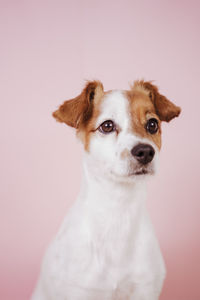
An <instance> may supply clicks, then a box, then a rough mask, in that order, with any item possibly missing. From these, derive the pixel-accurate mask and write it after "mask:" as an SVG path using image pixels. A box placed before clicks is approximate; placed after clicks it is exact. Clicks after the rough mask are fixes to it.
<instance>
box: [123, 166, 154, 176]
mask: <svg viewBox="0 0 200 300" xmlns="http://www.w3.org/2000/svg"><path fill="white" fill-rule="evenodd" d="M152 174H154V171H153V169H152V168H151V167H141V168H138V169H137V170H134V171H131V172H129V174H128V176H138V175H152Z"/></svg>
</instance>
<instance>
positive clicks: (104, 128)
mask: <svg viewBox="0 0 200 300" xmlns="http://www.w3.org/2000/svg"><path fill="white" fill-rule="evenodd" d="M98 129H99V131H100V132H102V133H110V132H112V131H115V130H116V128H115V124H114V122H113V121H111V120H107V121H105V122H103V123H102V124H101V125H100V126H99V128H98Z"/></svg>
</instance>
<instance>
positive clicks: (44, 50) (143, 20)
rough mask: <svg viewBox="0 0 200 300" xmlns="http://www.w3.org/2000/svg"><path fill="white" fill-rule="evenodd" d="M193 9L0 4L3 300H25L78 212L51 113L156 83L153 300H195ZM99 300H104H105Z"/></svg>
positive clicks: (71, 172)
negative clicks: (161, 278)
mask: <svg viewBox="0 0 200 300" xmlns="http://www.w3.org/2000/svg"><path fill="white" fill-rule="evenodd" d="M199 12H200V4H199V1H194V0H191V1H185V0H182V1H176V0H173V1H170V0H168V1H159V0H158V1H156V0H155V1H154V0H152V1H151V0H149V1H144V0H140V1H134V0H130V1H129V0H120V1H118V0H115V1H114V0H111V1H108V0H107V1H106V0H102V1H96V0H93V1H92V0H85V1H81V0H65V1H64V0H63V1H60V0H58V1H51V0H49V1H44V0H40V1H39V0H35V1H33V0H27V1H26V0H13V1H9V0H5V1H2V0H1V1H0V14H1V16H0V23H1V26H0V32H1V37H0V43H1V46H0V59H1V63H0V72H1V79H0V84H1V89H0V95H1V97H0V112H1V113H0V173H1V174H0V182H1V189H0V204H1V209H0V299H1V300H11V299H13V300H25V299H29V297H30V294H31V292H32V290H33V288H34V285H35V283H36V279H37V277H38V274H39V268H40V264H41V260H42V257H43V254H44V251H45V249H46V247H47V245H48V244H49V242H50V241H51V239H52V238H53V236H54V235H55V233H56V232H57V230H58V228H59V226H60V224H61V221H62V219H63V217H64V215H65V214H66V212H67V210H68V208H69V206H70V205H71V204H72V203H73V201H74V200H75V198H76V196H77V194H78V191H79V185H80V179H81V156H82V147H81V144H80V143H79V142H78V141H77V140H76V137H75V132H74V131H73V129H72V128H68V127H67V126H66V125H64V124H59V123H57V122H55V120H54V119H53V118H52V116H51V113H52V111H54V110H55V109H56V108H57V107H58V105H59V104H61V103H62V102H63V101H64V100H66V99H70V98H72V97H75V96H76V95H78V94H79V93H80V91H81V89H82V88H83V86H84V84H85V80H87V79H99V80H101V81H102V82H103V84H104V87H105V90H108V89H114V88H117V89H127V88H128V87H129V84H130V83H132V82H133V81H134V80H136V79H142V78H144V79H146V80H155V84H157V85H158V86H159V87H160V91H161V92H162V93H163V94H164V95H166V96H167V97H168V98H169V99H171V100H172V101H174V102H175V103H176V104H177V105H179V106H181V107H182V113H181V116H180V118H178V119H175V120H173V121H172V122H171V123H170V124H163V145H162V151H161V159H160V171H159V173H158V174H157V176H156V177H155V178H154V179H152V180H151V181H150V182H149V192H148V207H149V210H150V213H151V217H152V222H153V224H154V226H155V231H156V233H157V236H158V238H159V241H160V245H161V249H162V252H163V255H164V258H165V262H166V267H167V279H166V281H165V285H164V289H163V293H162V296H161V300H198V299H200V284H199V278H200V217H199V215H200V197H199V189H200V181H199V169H200V159H199V155H200V142H199V138H200V134H199V111H200V99H199V94H200V57H199V54H200V34H199V28H200V14H199ZM102 300H103V299H102Z"/></svg>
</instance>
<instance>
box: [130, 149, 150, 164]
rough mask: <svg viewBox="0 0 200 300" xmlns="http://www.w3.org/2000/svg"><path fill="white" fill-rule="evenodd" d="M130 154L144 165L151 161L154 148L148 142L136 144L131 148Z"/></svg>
mask: <svg viewBox="0 0 200 300" xmlns="http://www.w3.org/2000/svg"><path fill="white" fill-rule="evenodd" d="M131 154H132V155H133V156H134V157H135V158H136V159H137V161H139V162H140V163H141V164H143V165H146V164H148V163H149V162H151V161H152V159H153V157H154V154H155V150H154V149H153V147H152V146H151V145H148V144H138V145H136V146H135V147H133V149H132V150H131Z"/></svg>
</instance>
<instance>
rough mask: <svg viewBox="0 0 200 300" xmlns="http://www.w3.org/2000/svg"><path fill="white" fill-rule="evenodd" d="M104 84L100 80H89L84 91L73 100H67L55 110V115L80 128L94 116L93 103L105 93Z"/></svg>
mask: <svg viewBox="0 0 200 300" xmlns="http://www.w3.org/2000/svg"><path fill="white" fill-rule="evenodd" d="M103 93H104V92H103V85H102V83H101V82H100V81H89V82H87V84H86V86H85V88H84V89H83V91H82V93H81V94H80V95H79V96H77V97H76V98H73V99H71V100H67V101H65V102H64V103H63V104H62V105H61V106H60V107H59V108H58V110H56V111H55V112H53V117H54V118H56V120H57V121H59V122H64V123H66V124H67V125H69V126H72V127H74V128H76V129H79V128H80V127H81V126H83V125H85V124H86V123H87V121H88V120H89V119H90V117H91V116H92V111H93V105H94V102H95V101H98V99H99V98H100V97H102V95H103Z"/></svg>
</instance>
